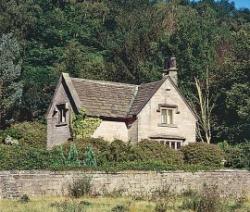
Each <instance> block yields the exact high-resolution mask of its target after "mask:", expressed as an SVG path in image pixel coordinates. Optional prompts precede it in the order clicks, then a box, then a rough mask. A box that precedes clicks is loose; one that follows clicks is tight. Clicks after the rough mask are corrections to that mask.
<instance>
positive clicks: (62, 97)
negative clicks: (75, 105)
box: [47, 83, 73, 149]
mask: <svg viewBox="0 0 250 212" xmlns="http://www.w3.org/2000/svg"><path fill="white" fill-rule="evenodd" d="M65 103H68V111H67V113H66V124H62V125H60V124H58V120H59V112H57V113H54V111H55V109H56V105H59V104H65ZM72 111H73V109H72V104H71V102H70V100H69V97H68V95H67V92H66V90H65V87H64V85H63V84H62V83H60V84H59V85H58V88H57V90H56V93H55V95H54V98H53V102H52V105H51V108H50V110H49V112H48V115H47V148H49V149H50V148H52V147H53V146H55V145H60V144H63V143H65V142H67V141H68V139H70V138H71V132H70V116H71V113H72Z"/></svg>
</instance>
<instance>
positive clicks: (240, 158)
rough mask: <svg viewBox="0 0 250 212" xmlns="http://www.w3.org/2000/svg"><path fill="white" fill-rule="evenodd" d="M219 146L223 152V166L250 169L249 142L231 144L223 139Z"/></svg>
mask: <svg viewBox="0 0 250 212" xmlns="http://www.w3.org/2000/svg"><path fill="white" fill-rule="evenodd" d="M219 146H220V148H221V149H222V150H223V151H224V153H225V160H226V162H225V167H231V168H247V169H250V142H246V143H241V144H238V145H234V146H231V145H229V144H228V143H227V142H225V141H224V142H223V143H220V144H219Z"/></svg>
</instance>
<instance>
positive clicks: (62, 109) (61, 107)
mask: <svg viewBox="0 0 250 212" xmlns="http://www.w3.org/2000/svg"><path fill="white" fill-rule="evenodd" d="M57 108H58V110H59V119H58V122H59V123H65V122H66V112H67V110H66V107H65V104H62V105H58V106H57Z"/></svg>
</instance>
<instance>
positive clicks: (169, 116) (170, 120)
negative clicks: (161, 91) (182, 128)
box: [167, 110, 173, 124]
mask: <svg viewBox="0 0 250 212" xmlns="http://www.w3.org/2000/svg"><path fill="white" fill-rule="evenodd" d="M167 114H168V122H167V123H168V124H173V110H168V113H167Z"/></svg>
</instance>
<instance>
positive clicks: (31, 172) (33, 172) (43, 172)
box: [0, 169, 250, 176]
mask: <svg viewBox="0 0 250 212" xmlns="http://www.w3.org/2000/svg"><path fill="white" fill-rule="evenodd" d="M224 172H226V173H229V172H231V173H235V174H237V173H248V174H250V171H248V170H242V169H219V170H213V171H197V172H186V171H181V170H180V171H138V170H128V171H120V172H105V171H84V170H77V171H76V170H72V171H49V170H9V171H0V176H9V175H12V176H14V175H79V174H106V175H109V174H110V175H119V174H150V173H152V174H154V173H161V174H164V173H166V174H169V173H174V174H178V173H180V174H181V173H187V174H197V173H198V174H199V173H211V174H212V173H214V174H216V173H224Z"/></svg>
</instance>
